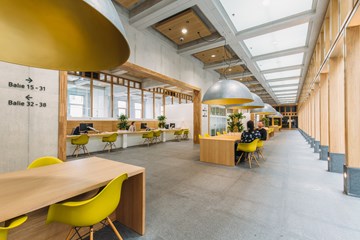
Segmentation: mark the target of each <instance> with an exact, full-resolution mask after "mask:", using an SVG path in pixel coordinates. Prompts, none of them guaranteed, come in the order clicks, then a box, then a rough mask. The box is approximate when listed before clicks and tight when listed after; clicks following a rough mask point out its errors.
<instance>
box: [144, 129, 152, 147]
mask: <svg viewBox="0 0 360 240" xmlns="http://www.w3.org/2000/svg"><path fill="white" fill-rule="evenodd" d="M142 138H144V139H145V140H144V144H145V143H147V144H148V147H149V145H150V143H152V142H153V139H154V132H153V131H150V132H147V133H144V134H143V135H142Z"/></svg>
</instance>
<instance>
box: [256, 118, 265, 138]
mask: <svg viewBox="0 0 360 240" xmlns="http://www.w3.org/2000/svg"><path fill="white" fill-rule="evenodd" d="M257 126H258V128H257V129H256V130H258V131H259V132H260V134H261V138H260V140H263V141H266V137H267V131H266V129H265V128H264V123H263V122H262V121H259V122H258V124H257Z"/></svg>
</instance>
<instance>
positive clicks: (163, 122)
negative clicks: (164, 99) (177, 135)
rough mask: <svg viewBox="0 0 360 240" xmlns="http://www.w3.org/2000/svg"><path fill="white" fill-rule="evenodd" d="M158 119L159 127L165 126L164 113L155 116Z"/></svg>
mask: <svg viewBox="0 0 360 240" xmlns="http://www.w3.org/2000/svg"><path fill="white" fill-rule="evenodd" d="M157 119H158V121H159V124H158V126H159V128H165V124H166V117H165V115H160V116H158V117H157Z"/></svg>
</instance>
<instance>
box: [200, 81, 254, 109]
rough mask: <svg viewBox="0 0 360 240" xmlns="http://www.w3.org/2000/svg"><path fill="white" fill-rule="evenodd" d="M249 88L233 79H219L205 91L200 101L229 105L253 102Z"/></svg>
mask: <svg viewBox="0 0 360 240" xmlns="http://www.w3.org/2000/svg"><path fill="white" fill-rule="evenodd" d="M253 101H254V99H253V96H252V94H251V92H250V90H249V89H248V88H247V87H246V86H245V85H244V84H242V83H241V82H239V81H235V80H220V81H218V82H216V83H215V84H214V85H212V86H211V87H210V88H209V89H208V90H207V91H206V93H205V95H204V97H203V100H202V103H204V104H210V105H231V104H243V103H250V102H253Z"/></svg>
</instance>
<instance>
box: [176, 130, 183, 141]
mask: <svg viewBox="0 0 360 240" xmlns="http://www.w3.org/2000/svg"><path fill="white" fill-rule="evenodd" d="M183 131H184V130H182V129H180V130H176V131H175V132H174V135H175V139H176V140H177V141H180V139H181V136H182V134H183Z"/></svg>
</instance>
